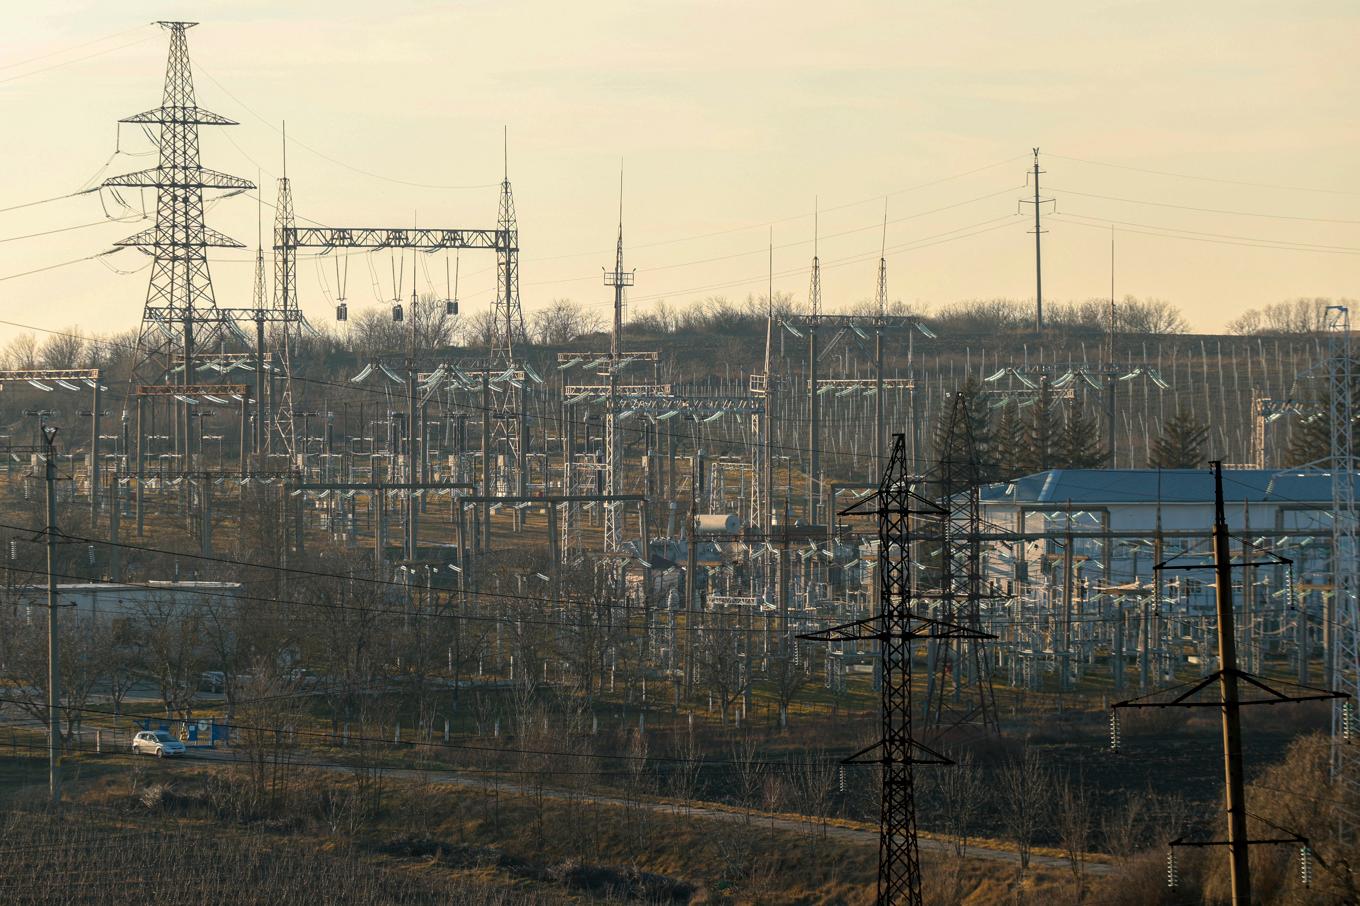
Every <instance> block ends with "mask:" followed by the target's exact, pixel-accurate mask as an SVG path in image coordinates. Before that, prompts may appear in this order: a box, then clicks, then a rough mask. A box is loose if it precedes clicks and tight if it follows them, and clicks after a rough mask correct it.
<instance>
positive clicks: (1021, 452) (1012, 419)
mask: <svg viewBox="0 0 1360 906" xmlns="http://www.w3.org/2000/svg"><path fill="white" fill-rule="evenodd" d="M992 440H993V450H994V454H995V455H994V456H993V457H992V458H993V460H994V461H995V463H996V477H997V479H998V480H999V481H1008V480H1010V479H1012V478H1018V477H1019V476H1021V475H1028V474H1029V473H1030V471H1031V469H1030V463H1031V461H1032V460H1033V457H1032V456H1030V448H1029V437H1028V435H1027V432H1026V431H1025V423H1024V420H1023V419H1021V417H1020V407H1019V405H1017V404H1016V402H1015V401H1014V400H1010V401H1009V402H1007V403H1006V405H1005V407H1004V408H1003V409H1002V410H1001V417H1000V418H999V419H997V423H996V431H995V432H994V434H993V437H992Z"/></svg>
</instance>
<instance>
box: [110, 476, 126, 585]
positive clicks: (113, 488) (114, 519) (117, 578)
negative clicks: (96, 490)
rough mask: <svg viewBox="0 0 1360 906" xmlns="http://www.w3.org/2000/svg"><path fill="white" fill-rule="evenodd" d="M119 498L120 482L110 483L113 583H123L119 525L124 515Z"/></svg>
mask: <svg viewBox="0 0 1360 906" xmlns="http://www.w3.org/2000/svg"><path fill="white" fill-rule="evenodd" d="M118 497H119V494H118V482H117V481H111V482H109V579H110V580H111V581H113V582H122V581H123V561H122V553H123V551H122V548H120V547H119V546H118V524H119V522H120V521H121V519H122V516H123V513H122V506H121V504H122V501H120V500H119V499H118Z"/></svg>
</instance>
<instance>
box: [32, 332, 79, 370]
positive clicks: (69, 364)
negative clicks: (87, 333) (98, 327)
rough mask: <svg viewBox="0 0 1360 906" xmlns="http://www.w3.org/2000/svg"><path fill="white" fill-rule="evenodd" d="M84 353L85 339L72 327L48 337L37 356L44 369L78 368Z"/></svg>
mask: <svg viewBox="0 0 1360 906" xmlns="http://www.w3.org/2000/svg"><path fill="white" fill-rule="evenodd" d="M84 353H85V338H84V337H83V336H81V334H80V328H79V327H74V326H73V327H68V328H66V330H64V331H62V332H61V333H54V334H52V335H51V336H49V337H48V338H47V339H46V340H45V341H44V342H43V344H42V349H41V351H40V352H39V354H38V355H39V358H40V359H42V363H43V367H44V368H79V367H80V364H81V361H82V358H83V356H84Z"/></svg>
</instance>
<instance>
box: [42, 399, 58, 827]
mask: <svg viewBox="0 0 1360 906" xmlns="http://www.w3.org/2000/svg"><path fill="white" fill-rule="evenodd" d="M42 434H43V443H44V447H45V450H44V453H43V475H44V479H45V480H46V483H47V530H46V532H45V535H46V540H47V786H48V790H49V792H50V793H51V795H52V808H53V809H57V808H60V807H61V651H60V643H59V637H58V625H57V455H56V447H55V446H54V441H55V440H56V438H57V427H56V426H55V425H43V426H42Z"/></svg>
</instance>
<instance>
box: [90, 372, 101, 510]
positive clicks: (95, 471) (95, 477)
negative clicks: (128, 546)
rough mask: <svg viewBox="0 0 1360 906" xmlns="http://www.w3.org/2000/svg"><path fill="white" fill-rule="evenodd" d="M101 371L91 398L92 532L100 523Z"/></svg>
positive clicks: (96, 373)
mask: <svg viewBox="0 0 1360 906" xmlns="http://www.w3.org/2000/svg"><path fill="white" fill-rule="evenodd" d="M99 377H100V374H99V370H98V369H95V373H94V390H93V391H91V396H92V397H93V401H94V408H92V409H91V410H90V531H91V532H93V531H94V528H95V526H96V525H97V524H98V522H99V406H100V404H101V402H102V399H101V397H100V389H99Z"/></svg>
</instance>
